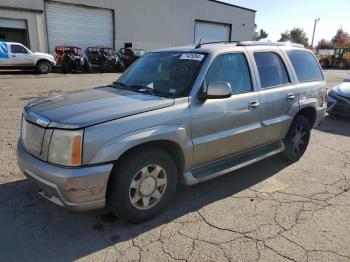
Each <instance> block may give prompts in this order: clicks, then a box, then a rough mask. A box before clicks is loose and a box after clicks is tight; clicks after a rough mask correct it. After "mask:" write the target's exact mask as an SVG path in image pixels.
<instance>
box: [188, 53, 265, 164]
mask: <svg viewBox="0 0 350 262" xmlns="http://www.w3.org/2000/svg"><path fill="white" fill-rule="evenodd" d="M222 81H224V82H228V83H229V84H230V86H231V89H232V96H231V97H230V98H225V99H207V100H205V101H200V100H198V99H195V101H194V102H193V103H192V105H191V127H192V140H193V144H194V166H199V165H201V164H205V163H209V162H212V161H215V160H219V159H221V158H225V157H227V156H230V155H234V154H237V153H240V152H243V151H246V150H249V149H251V148H253V147H255V146H256V145H257V144H258V141H259V138H260V136H261V123H260V100H259V95H258V93H257V92H256V91H255V90H254V87H253V84H252V80H251V75H250V69H249V65H248V62H247V59H246V55H245V54H244V53H243V52H240V53H227V54H222V55H219V56H218V57H216V58H215V60H214V61H213V63H212V64H211V66H210V68H209V71H208V73H207V75H206V77H205V82H206V84H207V85H208V84H210V83H211V82H222Z"/></svg>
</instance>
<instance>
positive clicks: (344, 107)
mask: <svg viewBox="0 0 350 262" xmlns="http://www.w3.org/2000/svg"><path fill="white" fill-rule="evenodd" d="M327 106H328V108H327V112H328V113H329V114H335V115H340V116H346V117H350V99H346V98H343V97H333V96H328V104H327Z"/></svg>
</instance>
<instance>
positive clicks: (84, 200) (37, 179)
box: [17, 139, 113, 212]
mask: <svg viewBox="0 0 350 262" xmlns="http://www.w3.org/2000/svg"><path fill="white" fill-rule="evenodd" d="M17 162H18V166H19V168H20V169H21V171H22V172H23V174H24V175H25V176H26V177H27V178H28V179H29V180H30V181H31V182H32V183H33V184H34V186H35V187H36V188H37V189H38V193H39V194H40V195H42V196H43V197H45V198H46V199H48V200H50V201H51V202H53V203H55V204H57V205H59V206H62V207H65V208H67V209H69V210H71V211H78V212H80V211H88V210H93V209H100V208H104V207H105V203H106V198H105V197H106V190H107V182H108V178H109V175H110V173H111V171H112V168H113V164H106V165H100V166H91V167H79V168H65V167H59V166H55V165H52V164H49V163H46V162H44V161H42V160H39V159H37V158H35V157H33V156H31V155H30V154H28V153H27V152H26V151H25V149H24V147H23V144H22V141H21V140H20V139H19V140H18V144H17Z"/></svg>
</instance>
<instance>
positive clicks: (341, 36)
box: [332, 27, 349, 48]
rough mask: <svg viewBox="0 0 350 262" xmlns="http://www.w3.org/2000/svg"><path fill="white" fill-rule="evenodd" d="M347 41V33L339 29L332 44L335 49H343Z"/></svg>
mask: <svg viewBox="0 0 350 262" xmlns="http://www.w3.org/2000/svg"><path fill="white" fill-rule="evenodd" d="M348 39H349V34H348V33H347V32H344V30H343V28H342V27H339V29H338V30H337V33H336V34H335V36H333V38H332V43H333V44H334V45H335V47H340V48H341V47H345V46H346V45H347V42H348Z"/></svg>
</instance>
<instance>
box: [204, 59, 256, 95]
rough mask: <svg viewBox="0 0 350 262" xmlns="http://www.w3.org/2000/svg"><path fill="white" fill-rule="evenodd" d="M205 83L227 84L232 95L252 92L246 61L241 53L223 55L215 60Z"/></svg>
mask: <svg viewBox="0 0 350 262" xmlns="http://www.w3.org/2000/svg"><path fill="white" fill-rule="evenodd" d="M205 81H206V83H207V84H209V83H210V82H217V81H225V82H228V83H230V85H231V89H232V94H238V93H245V92H251V91H252V90H253V88H252V82H251V78H250V72H249V68H248V63H247V59H246V57H245V55H244V54H243V53H232V54H224V55H220V56H219V57H217V58H215V60H214V62H213V63H212V64H211V66H210V68H209V71H208V73H207V75H206V77H205Z"/></svg>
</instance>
